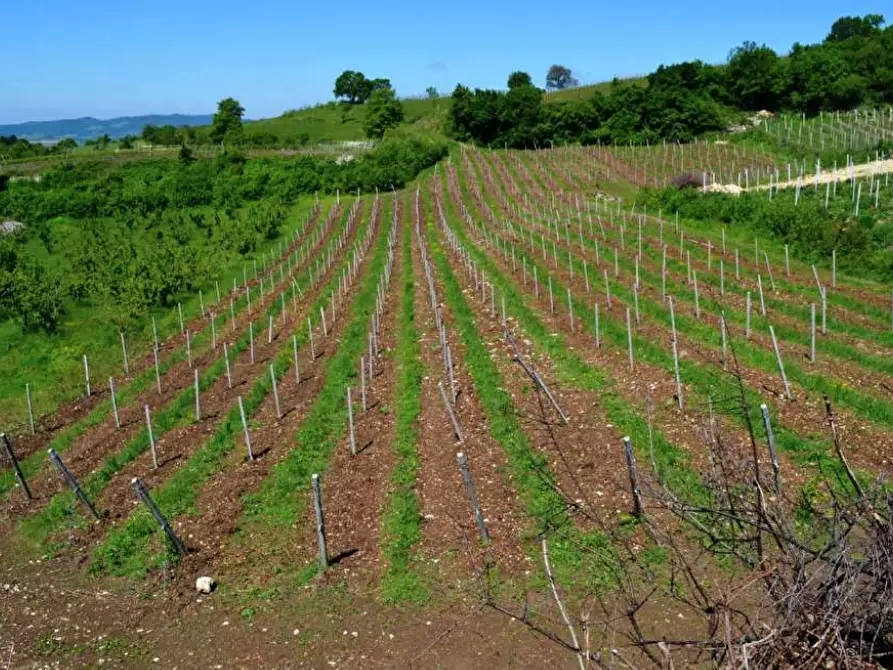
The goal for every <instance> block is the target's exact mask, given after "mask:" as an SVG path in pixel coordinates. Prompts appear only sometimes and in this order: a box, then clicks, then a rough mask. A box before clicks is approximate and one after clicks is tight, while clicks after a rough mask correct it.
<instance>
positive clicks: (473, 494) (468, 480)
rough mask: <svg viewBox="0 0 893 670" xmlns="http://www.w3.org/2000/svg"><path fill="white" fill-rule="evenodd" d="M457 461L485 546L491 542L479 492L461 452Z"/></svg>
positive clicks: (466, 460) (466, 459)
mask: <svg viewBox="0 0 893 670" xmlns="http://www.w3.org/2000/svg"><path fill="white" fill-rule="evenodd" d="M456 461H457V462H458V463H459V472H461V473H462V482H463V483H464V484H465V491H466V493H467V494H468V500H469V501H470V502H471V507H472V508H473V509H474V520H475V522H476V523H477V527H478V533H480V536H481V540H482V541H483V542H484V544H487V543H489V542H490V533H488V532H487V525H486V524H485V523H484V515H483V513H482V512H481V506H480V504H479V503H478V496H477V491H475V488H474V480H473V479H472V477H471V471H470V470H469V469H468V458H466V456H465V454H464V453H462V452H461V451H460V452H459V453H458V454H456Z"/></svg>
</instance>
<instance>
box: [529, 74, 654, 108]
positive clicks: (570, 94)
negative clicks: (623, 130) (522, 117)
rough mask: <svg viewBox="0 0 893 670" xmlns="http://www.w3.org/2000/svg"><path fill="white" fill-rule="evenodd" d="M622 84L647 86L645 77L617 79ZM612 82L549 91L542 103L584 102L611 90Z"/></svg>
mask: <svg viewBox="0 0 893 670" xmlns="http://www.w3.org/2000/svg"><path fill="white" fill-rule="evenodd" d="M618 79H619V80H620V82H621V83H622V84H630V85H632V86H641V87H645V86H648V79H647V78H646V77H618ZM612 83H613V82H612V81H603V82H599V83H598V84H587V85H585V86H577V87H575V88H566V89H564V90H563V91H550V92H547V93H546V94H544V96H543V101H544V102H567V101H570V100H586V99H588V98H591V97H592V96H593V95H595V94H596V93H604V94H607V93H608V92H610V90H611V85H612Z"/></svg>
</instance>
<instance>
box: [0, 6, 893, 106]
mask: <svg viewBox="0 0 893 670" xmlns="http://www.w3.org/2000/svg"><path fill="white" fill-rule="evenodd" d="M884 4H886V0H885V2H879V1H878V0H875V1H874V2H862V1H861V0H855V1H853V2H844V3H841V2H839V1H838V2H830V1H828V0H814V1H811V2H792V1H791V0H774V1H771V2H768V1H765V0H751V1H750V2H726V1H725V0H713V1H711V2H705V1H703V0H686V1H685V2H678V1H677V2H672V1H669V2H668V1H667V0H638V1H637V2H622V1H620V2H609V3H605V2H593V1H592V0H588V1H587V0H566V1H565V2H559V3H557V4H552V3H551V2H531V1H530V0H513V1H511V2H510V1H508V0H495V1H494V0H476V1H470V0H452V1H451V2H434V3H432V2H424V1H416V2H406V1H401V0H380V1H379V2H360V1H358V0H328V1H324V2H312V3H308V2H301V1H300V0H253V1H248V2H246V1H244V0H243V1H241V2H234V1H232V0H215V1H211V0H179V1H177V2H173V1H171V0H154V1H152V2H149V1H144V0H115V1H114V2H112V1H110V0H82V1H80V2H77V1H74V0H21V1H16V0H0V25H2V26H3V31H2V32H3V36H4V39H3V44H2V47H0V50H2V53H3V61H4V62H3V70H4V72H3V75H2V79H0V82H2V83H0V123H16V122H20V121H28V120H48V119H58V118H71V117H80V116H95V117H99V118H108V117H112V116H123V115H138V114H146V113H172V112H182V113H209V112H211V111H213V109H214V107H215V104H216V102H217V101H218V100H219V99H221V98H223V97H226V96H233V97H235V98H237V99H238V100H240V101H241V103H242V104H243V105H244V106H245V108H246V116H248V117H249V118H260V117H266V116H275V115H278V114H279V113H281V112H282V111H284V110H286V109H291V108H295V107H300V106H303V105H308V104H313V103H317V102H321V101H325V100H329V99H331V97H332V82H333V81H334V79H335V77H336V76H337V75H338V74H339V73H340V72H341V71H343V70H345V69H356V70H360V71H362V72H364V73H365V74H366V75H367V76H370V77H389V78H390V79H391V81H392V82H393V83H394V86H395V87H396V89H397V92H398V93H399V94H401V95H410V94H416V93H422V92H423V91H424V90H425V88H426V87H427V86H436V87H437V88H438V90H440V91H442V92H449V91H450V90H451V89H452V87H453V86H455V84H456V83H457V82H462V83H464V84H467V85H471V86H480V87H502V86H504V83H505V79H506V76H507V75H508V73H509V72H511V71H513V70H516V69H520V70H525V71H527V72H529V73H531V75H533V78H534V80H535V82H536V83H537V84H538V85H540V86H542V85H543V84H544V82H543V78H544V76H545V72H546V69H547V68H548V67H549V65H551V64H552V63H562V64H565V65H567V66H568V67H570V68H571V69H572V71H573V72H574V74H575V75H576V76H577V77H578V78H579V79H580V80H581V81H584V82H592V81H601V80H605V79H610V78H611V77H613V76H615V75H617V76H623V75H631V74H641V73H647V72H649V71H651V70H652V69H654V67H656V66H657V65H659V64H661V63H672V62H678V61H682V60H691V59H695V58H700V59H702V60H706V61H709V62H721V61H723V60H725V57H726V55H727V54H728V51H729V49H730V48H731V47H733V46H736V45H738V44H740V43H741V42H742V41H744V40H746V39H752V40H754V41H756V42H764V43H766V44H768V45H769V46H771V47H773V48H775V49H776V50H778V51H787V50H788V49H789V48H790V47H791V45H792V44H793V43H794V42H795V41H800V42H804V43H806V42H815V41H819V40H821V39H822V38H823V37H824V36H825V34H826V33H827V31H828V28H829V26H830V25H831V23H832V22H833V21H834V20H835V19H836V18H838V17H839V16H840V15H842V14H848V15H862V14H867V13H872V12H881V13H883V9H884V8H883V7H882V5H884ZM889 9H890V11H889V12H888V14H891V15H893V8H889ZM888 18H889V19H891V20H893V16H888Z"/></svg>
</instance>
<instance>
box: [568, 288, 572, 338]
mask: <svg viewBox="0 0 893 670" xmlns="http://www.w3.org/2000/svg"><path fill="white" fill-rule="evenodd" d="M567 309H568V316H569V318H570V322H571V332H574V301H573V298H572V297H571V290H570V288H568V289H567Z"/></svg>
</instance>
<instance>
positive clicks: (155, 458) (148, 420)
mask: <svg viewBox="0 0 893 670" xmlns="http://www.w3.org/2000/svg"><path fill="white" fill-rule="evenodd" d="M145 409H146V430H148V431H149V448H150V449H151V450H152V467H153V468H154V469H156V470H157V469H158V455H157V454H156V453H155V436H154V435H153V434H152V415H151V414H150V412H149V406H148V405H145Z"/></svg>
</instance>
